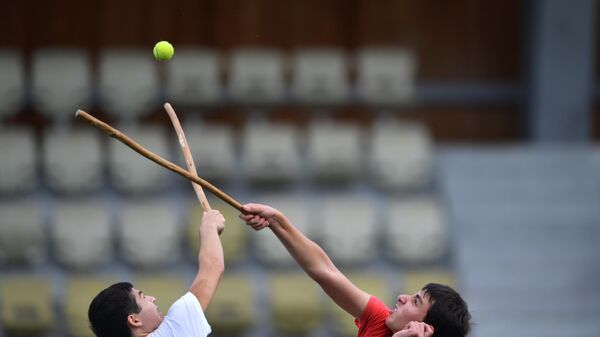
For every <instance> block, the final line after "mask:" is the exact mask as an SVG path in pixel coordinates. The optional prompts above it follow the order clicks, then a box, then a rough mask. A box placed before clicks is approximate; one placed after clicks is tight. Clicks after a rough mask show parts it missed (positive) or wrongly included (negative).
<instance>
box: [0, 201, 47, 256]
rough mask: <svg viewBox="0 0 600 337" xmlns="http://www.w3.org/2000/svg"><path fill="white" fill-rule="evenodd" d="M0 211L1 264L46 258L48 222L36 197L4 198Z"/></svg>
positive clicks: (0, 204)
mask: <svg viewBox="0 0 600 337" xmlns="http://www.w3.org/2000/svg"><path fill="white" fill-rule="evenodd" d="M0 214H2V216H1V217H0V264H15V265H18V264H25V265H37V264H39V263H40V262H42V261H44V260H45V257H46V255H47V254H46V242H45V233H44V221H43V218H42V211H41V209H40V207H39V206H38V204H37V203H36V202H35V200H30V199H23V200H11V201H2V202H1V203H0Z"/></svg>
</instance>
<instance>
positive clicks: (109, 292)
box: [88, 282, 141, 337]
mask: <svg viewBox="0 0 600 337" xmlns="http://www.w3.org/2000/svg"><path fill="white" fill-rule="evenodd" d="M132 288H133V285H132V284H131V283H128V282H120V283H115V284H113V285H111V286H110V287H108V288H106V289H104V290H102V291H101V292H100V293H99V294H98V295H96V297H95V298H94V299H93V300H92V303H90V308H89V309H88V319H89V320H90V325H91V328H92V331H93V332H94V333H95V334H96V336H98V337H131V329H130V328H129V325H127V316H129V315H130V314H132V313H136V314H137V313H139V312H140V310H141V309H140V307H139V306H138V305H137V302H136V301H135V297H134V296H133V293H132V292H131V289H132Z"/></svg>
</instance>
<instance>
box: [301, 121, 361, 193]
mask: <svg viewBox="0 0 600 337" xmlns="http://www.w3.org/2000/svg"><path fill="white" fill-rule="evenodd" d="M307 141H308V152H307V163H308V166H309V171H310V173H311V174H312V175H313V176H314V177H315V178H316V179H318V180H326V181H336V182H340V181H348V180H351V179H355V178H357V176H358V175H359V173H360V169H361V167H360V166H361V162H362V161H361V153H362V151H361V150H362V145H363V144H362V134H361V130H360V128H359V127H358V126H356V125H351V124H342V123H333V122H322V121H315V122H313V123H312V124H311V125H310V127H309V130H308V139H307Z"/></svg>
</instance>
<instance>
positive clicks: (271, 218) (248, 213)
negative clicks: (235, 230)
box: [240, 204, 283, 231]
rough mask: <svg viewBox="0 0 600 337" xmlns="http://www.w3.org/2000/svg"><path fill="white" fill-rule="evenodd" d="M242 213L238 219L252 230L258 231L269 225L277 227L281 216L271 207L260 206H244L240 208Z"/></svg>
mask: <svg viewBox="0 0 600 337" xmlns="http://www.w3.org/2000/svg"><path fill="white" fill-rule="evenodd" d="M242 208H243V210H244V213H242V214H240V219H242V220H244V221H245V222H246V224H247V225H248V226H250V227H252V229H254V230H256V231H259V230H261V229H264V228H265V227H269V226H271V225H277V224H278V223H279V219H281V217H283V214H281V212H279V211H278V210H276V209H275V208H273V207H269V206H266V205H261V204H245V205H243V206H242Z"/></svg>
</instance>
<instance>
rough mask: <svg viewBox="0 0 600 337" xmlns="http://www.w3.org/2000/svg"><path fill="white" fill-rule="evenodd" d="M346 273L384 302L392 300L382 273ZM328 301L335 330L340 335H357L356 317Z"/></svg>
mask: <svg viewBox="0 0 600 337" xmlns="http://www.w3.org/2000/svg"><path fill="white" fill-rule="evenodd" d="M344 274H346V276H348V278H349V279H350V281H352V283H354V284H355V285H356V286H357V287H358V288H360V289H361V290H363V291H365V292H366V293H367V294H370V295H373V296H375V297H377V298H379V299H380V300H381V301H383V303H386V304H388V302H389V300H390V297H389V296H390V294H389V289H388V287H387V285H386V282H385V280H384V278H383V277H382V276H381V275H378V274H376V273H371V272H353V273H346V272H344ZM327 301H328V304H329V306H328V308H329V313H330V314H331V315H332V319H333V325H332V326H333V330H334V331H335V333H336V335H337V336H340V337H355V336H356V335H357V332H358V328H357V327H356V325H355V324H354V317H352V316H351V315H350V314H349V313H347V312H345V311H344V310H343V309H342V308H340V307H339V306H338V305H337V304H335V302H333V301H332V300H330V299H327ZM388 305H389V304H388Z"/></svg>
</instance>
